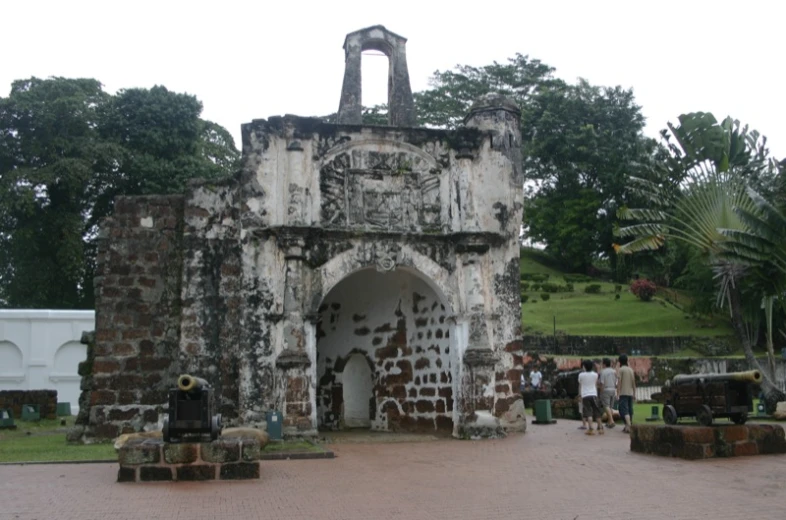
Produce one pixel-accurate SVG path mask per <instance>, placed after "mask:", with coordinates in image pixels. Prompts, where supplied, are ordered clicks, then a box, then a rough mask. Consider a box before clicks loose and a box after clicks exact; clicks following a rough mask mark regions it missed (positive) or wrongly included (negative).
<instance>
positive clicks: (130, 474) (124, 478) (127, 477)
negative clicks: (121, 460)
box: [117, 466, 138, 482]
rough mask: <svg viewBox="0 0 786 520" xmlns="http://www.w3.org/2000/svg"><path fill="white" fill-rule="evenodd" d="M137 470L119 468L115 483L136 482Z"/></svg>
mask: <svg viewBox="0 0 786 520" xmlns="http://www.w3.org/2000/svg"><path fill="white" fill-rule="evenodd" d="M137 469H138V468H124V467H123V466H120V469H119V470H118V471H117V481H118V482H136V470H137Z"/></svg>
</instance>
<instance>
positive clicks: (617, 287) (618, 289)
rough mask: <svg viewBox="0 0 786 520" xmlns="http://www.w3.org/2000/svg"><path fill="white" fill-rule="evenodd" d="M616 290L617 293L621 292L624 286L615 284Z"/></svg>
mask: <svg viewBox="0 0 786 520" xmlns="http://www.w3.org/2000/svg"><path fill="white" fill-rule="evenodd" d="M614 292H615V293H621V292H622V286H621V285H615V286H614Z"/></svg>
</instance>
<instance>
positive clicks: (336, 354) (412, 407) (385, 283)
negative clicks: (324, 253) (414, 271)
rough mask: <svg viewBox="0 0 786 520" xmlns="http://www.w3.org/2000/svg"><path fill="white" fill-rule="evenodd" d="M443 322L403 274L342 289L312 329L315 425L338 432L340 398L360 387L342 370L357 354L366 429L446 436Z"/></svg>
mask: <svg viewBox="0 0 786 520" xmlns="http://www.w3.org/2000/svg"><path fill="white" fill-rule="evenodd" d="M446 318H447V312H446V308H445V304H444V303H442V302H441V300H440V298H439V297H438V296H437V295H436V294H435V293H434V290H433V289H431V288H430V287H429V286H428V285H427V284H426V283H425V282H423V281H422V280H420V279H419V278H417V277H415V276H413V275H411V274H408V273H407V272H405V271H401V270H399V271H394V272H391V273H380V272H378V271H376V270H365V271H360V272H358V273H356V274H354V275H352V276H350V277H349V278H347V279H346V280H345V281H344V282H342V283H340V284H339V285H338V286H337V287H336V288H335V289H334V290H333V291H331V292H330V294H328V295H327V297H326V298H325V300H324V303H323V304H322V306H321V307H320V320H319V322H318V326H317V377H318V381H319V383H318V384H319V388H318V398H317V406H318V418H319V421H320V425H321V426H324V427H328V428H338V427H340V426H341V425H342V422H343V417H342V415H343V414H342V409H343V407H342V405H343V404H344V394H345V393H346V392H347V391H348V390H349V391H350V393H351V390H350V389H351V388H355V387H356V385H357V384H362V382H359V381H355V380H348V374H347V373H346V372H345V371H344V367H345V365H346V364H347V360H348V359H349V357H350V356H352V355H353V354H360V355H361V356H362V357H363V359H364V360H365V361H366V362H367V363H368V365H369V367H370V368H371V371H370V374H369V376H370V383H372V384H371V385H369V387H368V391H369V393H368V395H367V397H365V400H366V409H365V411H366V417H367V418H369V419H370V420H369V421H368V424H367V426H370V427H371V428H372V429H376V430H414V429H419V430H434V429H442V430H447V431H449V432H450V431H452V429H453V419H452V415H453V388H452V375H451V367H450V364H451V358H450V323H449V322H448V320H447V319H446ZM353 374H354V372H353ZM369 400H370V401H371V405H370V406H369V404H368V403H369ZM369 414H370V416H369Z"/></svg>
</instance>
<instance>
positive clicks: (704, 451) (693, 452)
mask: <svg viewBox="0 0 786 520" xmlns="http://www.w3.org/2000/svg"><path fill="white" fill-rule="evenodd" d="M672 455H673V456H677V457H681V458H683V459H688V460H699V459H709V458H711V457H712V456H713V455H714V453H713V451H712V445H711V444H697V443H686V444H685V445H683V446H682V449H681V454H679V455H678V454H672Z"/></svg>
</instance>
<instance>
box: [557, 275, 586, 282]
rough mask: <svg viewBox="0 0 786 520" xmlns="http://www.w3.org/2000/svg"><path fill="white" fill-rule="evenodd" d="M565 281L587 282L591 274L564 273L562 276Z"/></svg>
mask: <svg viewBox="0 0 786 520" xmlns="http://www.w3.org/2000/svg"><path fill="white" fill-rule="evenodd" d="M562 277H563V278H564V279H565V281H566V282H570V283H588V282H591V281H592V277H591V276H587V275H586V274H566V275H563V276H562Z"/></svg>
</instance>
